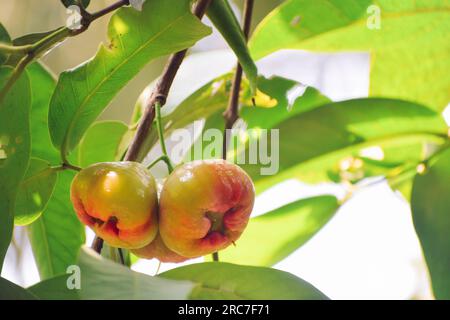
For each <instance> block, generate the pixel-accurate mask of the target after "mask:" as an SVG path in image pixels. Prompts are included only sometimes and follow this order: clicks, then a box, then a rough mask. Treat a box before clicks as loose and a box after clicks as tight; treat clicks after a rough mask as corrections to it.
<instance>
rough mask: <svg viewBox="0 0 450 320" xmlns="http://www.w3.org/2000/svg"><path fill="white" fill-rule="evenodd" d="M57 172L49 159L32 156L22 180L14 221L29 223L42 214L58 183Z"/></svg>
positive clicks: (20, 223) (23, 223)
mask: <svg viewBox="0 0 450 320" xmlns="http://www.w3.org/2000/svg"><path fill="white" fill-rule="evenodd" d="M56 178H57V173H56V171H55V170H53V169H52V168H51V167H50V164H49V163H48V162H47V161H44V160H41V159H37V158H31V160H30V164H29V166H28V169H27V172H26V174H25V177H24V179H23V180H22V181H21V182H20V186H19V190H18V193H17V197H16V202H15V209H14V223H15V224H16V225H22V226H24V225H27V224H30V223H32V222H33V221H35V220H36V219H37V218H39V216H40V215H41V214H42V212H43V210H44V209H45V207H46V205H47V202H48V201H49V199H50V197H51V195H52V192H53V188H54V187H55V184H56Z"/></svg>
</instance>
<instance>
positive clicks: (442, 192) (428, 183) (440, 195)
mask: <svg viewBox="0 0 450 320" xmlns="http://www.w3.org/2000/svg"><path fill="white" fill-rule="evenodd" d="M449 182H450V149H448V148H447V149H446V150H445V151H443V152H441V153H440V154H439V155H438V156H437V157H436V161H433V162H432V163H431V165H430V167H429V168H428V169H427V171H426V172H425V174H423V175H420V174H419V175H417V176H416V178H415V179H414V185H413V190H412V196H411V208H412V215H413V220H414V227H415V228H416V232H417V235H418V236H419V239H420V243H421V244H422V248H423V253H424V255H425V260H426V262H427V265H428V270H429V272H430V276H431V282H432V286H433V291H434V296H435V297H436V299H445V300H449V299H450V274H449V270H450V250H449V248H450V233H449V230H450V211H449V208H450V199H449V194H450V184H449Z"/></svg>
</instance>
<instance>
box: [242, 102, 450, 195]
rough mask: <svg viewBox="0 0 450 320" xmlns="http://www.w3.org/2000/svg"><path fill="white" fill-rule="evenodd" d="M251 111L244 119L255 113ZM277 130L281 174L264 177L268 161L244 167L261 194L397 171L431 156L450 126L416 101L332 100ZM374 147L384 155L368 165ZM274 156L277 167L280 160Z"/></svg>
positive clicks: (294, 118) (270, 146)
mask: <svg viewBox="0 0 450 320" xmlns="http://www.w3.org/2000/svg"><path fill="white" fill-rule="evenodd" d="M248 111H249V113H248V114H247V115H246V116H243V118H244V119H247V118H251V117H252V115H251V111H252V110H248ZM276 128H277V129H279V141H275V142H276V144H275V145H273V144H271V141H270V140H269V141H268V145H269V147H268V150H269V151H271V152H275V153H276V150H274V149H273V147H274V146H278V147H279V156H278V159H279V161H278V169H279V170H278V173H277V174H276V175H262V174H261V168H263V167H267V166H268V165H263V164H257V165H252V164H244V165H243V168H244V169H245V170H246V171H247V172H248V173H249V174H250V175H251V176H252V178H253V180H254V182H255V184H256V187H257V190H258V191H259V192H261V191H263V190H265V189H267V188H268V187H270V186H272V185H274V184H276V183H278V182H281V181H283V180H286V179H295V178H296V179H300V180H303V181H307V182H319V181H324V180H333V181H336V180H338V181H339V180H340V179H336V177H334V176H336V175H337V176H339V177H338V178H341V177H342V176H344V178H345V175H347V174H351V173H352V169H355V168H356V169H357V170H358V172H359V173H358V175H360V178H362V177H365V176H371V175H374V174H375V175H378V174H380V173H385V174H387V173H388V172H395V171H396V170H399V169H401V167H402V166H404V165H411V164H415V163H417V162H419V161H420V160H423V159H424V158H425V157H427V156H429V153H430V150H431V151H432V150H433V148H435V147H436V146H438V145H439V144H442V143H443V142H444V141H445V139H446V136H447V125H446V123H445V121H444V119H443V118H442V116H441V115H440V114H438V113H437V112H435V111H433V110H430V109H428V108H426V107H424V106H421V105H418V104H414V103H411V102H405V101H400V100H391V99H375V98H373V99H355V100H349V101H343V102H337V103H331V104H327V105H324V106H322V107H318V108H315V109H313V110H310V111H307V112H304V113H301V114H298V115H296V116H294V117H292V118H289V119H286V120H284V121H283V122H281V123H280V124H278V125H277V126H276ZM269 138H270V137H269ZM252 139H260V137H258V136H256V137H252V136H250V137H249V140H250V141H251V140H252ZM373 147H375V148H379V149H380V150H381V151H382V153H383V154H382V159H381V161H379V163H377V161H368V163H366V162H365V161H364V160H365V159H364V152H363V151H364V150H367V149H368V148H373ZM427 153H428V154H427ZM272 160H273V162H274V164H275V165H276V164H277V162H276V160H277V159H276V158H273V159H272ZM369 160H370V159H369ZM353 167H355V168H353ZM366 168H367V169H368V170H366ZM374 168H376V170H374ZM373 170H374V171H373ZM371 171H373V172H371ZM343 180H349V181H352V180H353V179H352V178H351V177H350V178H345V179H343Z"/></svg>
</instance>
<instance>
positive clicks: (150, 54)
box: [49, 0, 210, 156]
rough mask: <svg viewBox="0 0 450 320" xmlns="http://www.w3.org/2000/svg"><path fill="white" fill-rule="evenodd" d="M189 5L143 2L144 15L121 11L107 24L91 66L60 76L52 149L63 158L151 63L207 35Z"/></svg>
mask: <svg viewBox="0 0 450 320" xmlns="http://www.w3.org/2000/svg"><path fill="white" fill-rule="evenodd" d="M189 4H190V0H181V1H178V3H177V5H176V6H174V5H173V4H172V3H170V2H168V1H163V0H154V1H147V2H146V3H145V5H144V8H143V11H142V12H138V11H136V10H134V9H133V8H122V9H119V10H118V11H117V12H116V13H115V14H114V15H113V16H112V18H111V20H110V23H109V27H108V38H109V44H107V45H103V46H101V47H100V49H99V51H98V53H97V54H96V56H95V57H94V58H93V59H92V60H90V61H88V62H87V63H85V64H83V65H81V66H79V67H77V68H75V69H74V70H71V71H66V72H63V73H62V74H61V76H60V78H59V81H58V84H57V87H56V90H55V93H54V95H53V98H52V101H51V104H50V112H49V128H50V134H51V138H52V141H53V144H54V145H55V146H56V147H57V148H58V149H60V150H61V153H62V154H63V155H64V156H65V155H67V154H68V153H69V152H70V151H72V150H73V149H74V148H75V147H76V146H77V144H78V142H79V141H80V139H81V138H82V136H83V134H84V132H85V131H86V129H87V128H88V127H89V126H90V125H91V124H92V122H93V121H94V120H95V119H96V118H97V116H98V115H99V114H100V113H101V112H102V111H103V109H104V108H105V107H106V106H107V105H108V103H109V102H110V101H111V100H112V98H113V97H114V96H115V95H116V94H117V93H118V91H119V90H120V89H122V88H123V87H124V86H125V84H126V83H127V82H128V81H129V80H131V79H132V78H133V77H134V76H135V75H136V74H137V73H138V72H139V71H140V70H141V69H142V68H143V67H144V66H145V65H146V64H147V63H148V62H149V61H151V60H152V59H154V58H157V57H160V56H163V55H167V54H170V53H173V52H176V51H179V50H182V49H185V48H188V47H190V46H192V45H193V44H194V43H195V42H196V41H197V40H199V39H201V38H202V37H204V36H206V35H208V34H209V32H210V30H209V29H208V28H207V27H205V26H204V25H203V24H201V22H199V21H198V19H197V18H196V17H194V16H193V15H192V14H191V13H190V5H189ZM149 16H151V17H152V18H151V19H149Z"/></svg>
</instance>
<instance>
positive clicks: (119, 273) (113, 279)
mask: <svg viewBox="0 0 450 320" xmlns="http://www.w3.org/2000/svg"><path fill="white" fill-rule="evenodd" d="M78 265H79V266H80V269H81V275H82V276H81V290H80V292H79V294H80V297H81V298H82V299H88V300H90V299H96V300H99V299H100V300H117V299H127V300H181V299H186V298H187V297H188V295H189V293H190V292H191V291H192V289H193V284H192V283H191V282H189V281H174V280H168V279H163V278H160V277H150V276H147V275H145V274H142V273H139V272H134V271H131V270H130V269H129V268H127V267H124V266H122V265H120V264H117V263H114V262H112V261H110V260H106V259H104V258H102V257H101V256H100V255H98V254H96V253H95V252H94V251H92V250H91V249H87V248H83V249H82V250H81V251H80V257H79V260H78Z"/></svg>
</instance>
